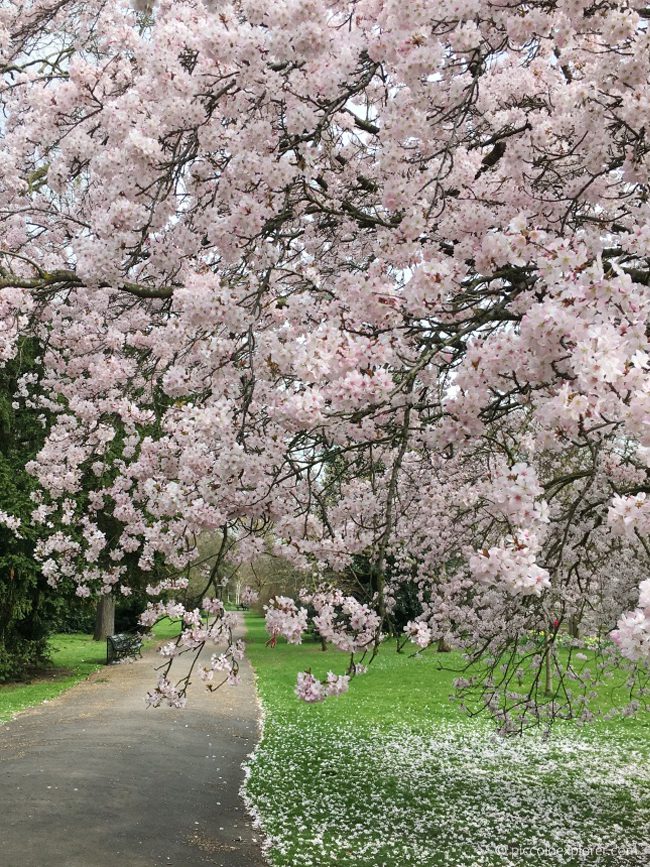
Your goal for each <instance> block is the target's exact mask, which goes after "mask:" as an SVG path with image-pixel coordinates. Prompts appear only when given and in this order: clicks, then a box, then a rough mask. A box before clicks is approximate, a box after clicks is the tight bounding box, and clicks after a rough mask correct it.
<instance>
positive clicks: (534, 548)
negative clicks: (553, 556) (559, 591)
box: [469, 532, 551, 596]
mask: <svg viewBox="0 0 650 867" xmlns="http://www.w3.org/2000/svg"><path fill="white" fill-rule="evenodd" d="M538 553H539V543H538V540H537V538H536V537H535V536H534V535H533V534H532V533H525V532H521V533H519V534H518V535H517V536H515V537H507V538H505V539H504V540H503V541H502V542H501V543H500V544H498V545H493V546H492V547H491V548H489V549H487V550H481V551H477V552H475V553H474V554H472V555H471V556H470V558H469V569H470V572H471V574H472V576H473V577H474V578H475V580H476V581H478V582H480V583H481V584H487V585H491V584H499V583H501V584H503V585H504V586H505V587H507V588H508V590H509V592H510V593H512V594H513V595H515V596H516V595H521V596H531V595H532V596H540V595H541V594H542V593H543V592H544V590H547V589H548V588H549V587H550V586H551V580H550V575H549V573H548V571H547V570H546V569H544V568H542V567H541V566H539V565H538V564H537V556H538Z"/></svg>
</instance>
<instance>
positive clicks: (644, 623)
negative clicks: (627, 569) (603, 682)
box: [611, 578, 650, 660]
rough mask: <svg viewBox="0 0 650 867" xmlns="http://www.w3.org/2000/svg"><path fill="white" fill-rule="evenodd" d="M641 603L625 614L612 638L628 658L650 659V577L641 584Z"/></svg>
mask: <svg viewBox="0 0 650 867" xmlns="http://www.w3.org/2000/svg"><path fill="white" fill-rule="evenodd" d="M639 591H640V592H639V603H638V606H637V608H636V609H635V610H634V611H631V612H630V613H628V614H623V615H622V616H621V618H620V619H619V621H618V625H617V628H616V629H615V630H614V631H613V632H612V633H611V637H612V639H613V640H614V641H615V642H616V644H617V645H618V647H619V648H620V651H621V653H622V654H623V656H626V657H627V658H628V659H632V660H637V659H642V660H647V659H650V579H648V578H646V579H645V580H644V581H642V582H641V584H640V585H639Z"/></svg>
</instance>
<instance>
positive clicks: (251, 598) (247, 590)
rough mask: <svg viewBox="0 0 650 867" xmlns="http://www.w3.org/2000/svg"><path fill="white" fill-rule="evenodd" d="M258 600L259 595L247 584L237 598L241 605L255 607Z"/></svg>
mask: <svg viewBox="0 0 650 867" xmlns="http://www.w3.org/2000/svg"><path fill="white" fill-rule="evenodd" d="M259 598H260V594H259V593H258V592H257V590H255V588H254V587H251V586H250V584H247V585H246V586H245V587H244V588H243V590H242V591H241V595H240V597H239V599H240V601H241V603H242V605H247V606H250V605H255V603H256V602H257V600H258V599H259Z"/></svg>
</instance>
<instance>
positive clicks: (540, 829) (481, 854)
mask: <svg viewBox="0 0 650 867" xmlns="http://www.w3.org/2000/svg"><path fill="white" fill-rule="evenodd" d="M246 622H247V629H248V635H247V646H248V654H249V658H250V659H251V662H252V664H253V666H254V668H255V670H256V673H257V682H258V691H259V695H260V699H261V701H262V705H263V708H264V715H265V720H264V733H263V737H262V740H261V743H260V744H259V745H258V748H257V750H256V752H255V753H254V755H253V757H252V758H251V760H250V763H249V767H248V769H247V773H248V778H247V782H246V784H245V787H244V794H245V797H246V799H247V802H248V804H249V807H250V809H251V810H252V812H253V813H254V814H255V815H256V816H257V818H258V820H259V821H260V823H261V826H262V829H263V831H264V832H265V835H266V838H267V841H268V843H269V850H268V857H269V859H270V862H271V864H272V865H273V867H411V865H413V867H416V865H417V867H442V865H446V867H483V865H484V867H500V865H504V867H505V865H508V867H510V865H512V867H538V865H539V867H541V865H544V867H548V865H553V867H560V865H568V867H578V865H582V864H584V865H591V867H619V865H620V867H623V865H625V867H647V865H648V864H650V848H648V849H645V846H647V845H648V832H647V829H648V824H649V822H650V725H649V723H648V717H647V716H644V717H641V718H639V719H637V720H628V719H626V720H621V721H618V722H610V723H597V724H595V725H593V726H589V727H582V728H579V727H578V726H576V725H575V724H573V723H571V724H569V723H563V724H559V725H557V726H556V727H555V728H554V729H553V732H552V734H551V736H550V738H548V739H544V737H543V736H542V734H541V733H540V732H531V733H528V734H526V735H524V736H523V737H517V738H510V739H508V740H503V739H501V738H499V737H497V736H496V735H495V733H494V729H493V727H492V726H491V724H490V722H489V721H487V720H483V719H468V718H467V717H465V716H464V715H463V714H462V712H461V711H460V709H459V708H458V707H457V705H455V704H454V703H452V702H450V701H449V695H450V693H451V692H452V681H453V680H454V678H455V677H456V676H457V675H456V674H455V673H453V672H450V671H443V670H440V656H439V655H436V654H435V653H424V654H421V655H419V656H417V657H415V658H413V656H412V651H409V652H405V653H403V654H399V655H398V654H396V653H395V652H394V647H393V648H392V649H391V648H390V647H386V648H384V649H383V650H382V651H381V653H380V654H379V656H378V657H377V658H376V660H375V661H374V662H373V663H372V666H371V668H370V671H369V673H368V674H366V675H363V676H360V677H358V678H355V679H354V681H353V683H352V686H351V689H350V692H349V693H348V694H346V695H343V696H341V697H339V698H332V699H329V700H327V701H326V702H324V703H321V704H317V705H307V704H304V703H301V702H299V701H298V699H297V698H296V697H295V695H294V692H293V689H294V686H295V680H296V673H297V671H299V670H303V669H307V668H310V667H311V668H312V669H313V672H314V674H317V675H319V676H323V675H325V674H326V673H327V671H328V669H332V670H334V671H335V672H336V673H342V672H343V671H344V669H345V665H346V662H347V657H346V656H345V655H344V654H341V653H338V652H337V651H335V650H332V649H331V648H330V649H329V650H327V651H326V652H325V653H323V652H322V651H321V650H320V649H319V645H318V644H315V643H311V642H308V643H306V644H303V645H298V646H294V645H287V644H286V643H280V642H279V643H278V645H277V647H275V648H269V647H266V646H265V641H266V639H267V636H266V634H265V632H264V628H263V620H262V618H261V617H259V616H257V615H254V614H249V615H247V617H246ZM455 662H460V657H455V655H449V654H445V655H444V658H443V664H444V665H452V666H453V665H454V663H455ZM597 846H600V847H601V848H600V850H598V849H597V848H596V847H597ZM644 849H645V851H644Z"/></svg>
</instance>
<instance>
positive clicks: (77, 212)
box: [0, 0, 650, 727]
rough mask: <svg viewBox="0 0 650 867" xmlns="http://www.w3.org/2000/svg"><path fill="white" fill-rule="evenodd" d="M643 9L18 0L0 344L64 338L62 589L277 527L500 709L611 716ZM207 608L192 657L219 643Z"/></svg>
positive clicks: (334, 687) (646, 231) (627, 623)
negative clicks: (413, 613)
mask: <svg viewBox="0 0 650 867" xmlns="http://www.w3.org/2000/svg"><path fill="white" fill-rule="evenodd" d="M649 17H650V10H647V9H645V8H641V7H637V6H634V5H632V4H630V3H628V2H616V3H614V2H608V0H605V2H601V3H597V4H596V3H593V2H591V0H574V2H560V0H557V2H554V0H551V2H546V0H545V2H543V3H542V2H537V0H531V2H527V3H519V2H512V3H510V2H506V3H499V4H497V3H494V2H487V0H464V2H458V0H440V2H437V3H435V4H434V3H431V2H426V0H412V2H409V3H403V2H401V3H400V2H396V0H319V2H316V0H277V2H274V3H272V4H269V3H263V2H260V0H239V2H232V3H229V2H213V3H205V2H201V0H161V2H158V3H156V4H149V3H146V4H139V5H138V8H134V7H132V6H131V5H129V4H128V3H126V2H119V0H118V2H101V0H11V2H7V3H5V4H4V6H3V8H2V10H1V11H0V63H1V65H2V70H3V78H2V92H1V96H0V99H1V100H2V109H3V121H2V142H1V145H0V209H1V211H2V221H1V225H0V323H1V331H0V356H2V358H5V359H6V358H10V357H11V355H12V353H13V352H14V349H15V345H16V341H17V339H18V338H19V336H20V335H21V334H23V333H25V332H28V333H34V334H35V335H36V336H37V337H38V339H39V340H40V341H41V344H42V345H43V346H44V351H43V358H42V367H43V371H44V372H43V374H42V376H41V377H40V379H39V381H38V383H33V382H25V383H23V384H22V386H21V389H20V394H19V397H18V398H17V399H19V400H23V401H26V402H30V401H31V402H35V403H36V404H40V405H41V406H43V407H44V408H45V407H46V408H47V409H48V411H49V412H50V413H52V414H54V415H55V416H56V421H55V422H54V423H53V424H52V426H51V429H50V430H49V433H48V439H47V442H46V445H45V446H44V448H43V449H42V450H41V452H40V454H39V456H38V458H37V459H36V460H35V461H34V462H33V464H32V465H30V471H31V472H32V473H33V474H34V475H35V476H36V478H37V479H38V481H39V483H40V487H41V492H40V495H39V496H38V497H37V500H36V502H35V511H34V521H36V522H39V523H40V526H41V528H42V543H41V556H42V559H43V562H44V569H45V570H46V573H47V575H48V577H49V579H50V581H51V582H52V583H54V584H55V583H56V582H57V581H58V580H59V579H60V578H61V577H72V576H74V577H75V578H76V580H78V583H79V588H80V592H81V593H85V592H87V589H88V590H89V589H90V588H94V587H97V586H103V587H104V588H105V589H106V588H107V587H117V586H120V585H122V586H123V585H124V579H125V572H124V566H123V563H124V559H125V557H126V556H127V554H128V555H129V556H131V557H133V556H136V557H137V560H138V564H139V568H140V569H141V570H143V571H147V570H151V569H152V568H153V567H154V564H160V563H163V564H164V566H165V568H166V569H167V570H168V574H169V576H170V577H169V581H170V582H171V584H170V585H169V587H171V588H173V587H174V583H173V582H174V581H178V580H179V575H181V574H182V573H183V570H185V569H187V568H189V566H190V565H191V564H192V562H193V560H195V559H196V540H197V538H198V537H199V535H200V534H203V533H210V532H213V533H219V534H220V538H222V539H223V540H224V545H223V546H222V547H221V549H220V552H219V554H216V555H215V556H214V558H213V559H212V561H211V562H210V563H207V564H205V565H206V570H207V572H206V578H207V584H208V590H207V591H206V592H208V591H209V585H212V587H213V588H215V587H217V585H218V583H219V580H220V569H222V567H223V563H224V562H225V558H226V556H227V555H228V550H227V549H228V546H229V545H230V544H231V543H234V540H236V547H237V556H238V557H239V558H241V559H242V560H245V559H246V558H249V559H253V558H254V557H255V556H256V554H257V553H258V552H259V551H260V550H262V546H263V545H264V544H265V542H264V538H268V533H269V532H270V531H271V529H272V532H273V535H274V538H275V540H276V542H275V544H276V548H277V551H278V553H280V554H282V555H283V556H286V557H291V558H292V560H293V561H294V562H295V563H296V565H297V566H298V567H301V568H305V569H308V570H313V569H314V568H316V569H321V570H330V571H342V570H345V569H349V568H350V566H351V564H352V563H353V560H354V558H355V557H357V556H359V555H363V556H364V558H365V559H366V562H367V563H368V564H369V573H370V588H369V594H368V598H367V599H365V600H357V602H358V604H359V605H369V606H371V609H372V612H374V614H375V615H376V625H375V638H376V640H379V638H380V635H381V634H382V633H383V632H385V626H386V624H387V623H388V622H389V621H390V616H391V609H392V607H393V606H394V604H395V599H396V595H397V594H398V593H399V588H400V587H403V586H404V585H405V584H410V585H413V586H415V587H416V588H417V592H418V596H419V599H420V604H421V608H422V612H421V614H420V615H419V616H418V617H417V619H416V620H414V621H412V622H411V623H410V624H409V625H408V626H407V632H408V634H409V635H410V636H412V638H413V639H414V640H415V643H416V645H418V646H419V647H421V648H424V647H426V646H428V645H429V644H430V643H431V642H432V641H434V640H437V639H439V638H446V639H447V640H449V641H450V642H451V643H453V644H455V645H456V646H459V647H462V648H464V649H465V650H466V651H467V653H468V654H469V658H470V659H471V660H473V661H474V662H475V663H476V664H479V663H481V664H482V663H483V662H485V666H486V667H485V669H484V672H485V674H484V676H482V677H479V678H478V680H477V679H472V678H474V675H472V677H470V678H469V679H468V681H467V682H468V684H469V686H468V689H470V690H471V689H478V690H479V692H480V695H481V696H482V697H483V699H484V701H485V703H486V704H487V705H488V706H489V707H490V708H491V709H492V710H493V711H494V712H495V713H497V714H498V715H500V716H501V717H502V718H503V719H504V721H505V722H504V724H505V725H506V727H507V725H508V719H509V718H510V716H511V715H512V714H513V713H514V715H515V717H517V718H519V717H520V716H523V717H525V716H526V715H528V714H532V715H533V717H535V715H538V714H539V706H540V704H545V706H546V707H547V708H548V709H549V713H550V714H551V715H552V716H553V715H562V714H566V715H582V716H585V717H586V715H587V714H588V711H587V708H586V705H585V704H584V703H583V702H582V701H579V702H577V704H576V701H575V700H574V699H572V698H570V697H569V692H568V690H567V678H568V679H573V680H574V681H576V680H577V681H580V680H581V676H580V673H579V672H577V671H576V665H575V661H574V660H572V657H571V654H569V661H568V662H567V661H566V659H563V661H562V662H560V655H558V654H557V653H556V645H557V641H558V637H559V636H560V635H561V634H562V633H563V630H564V628H565V625H567V624H573V625H572V627H571V628H572V631H573V632H575V624H577V623H578V622H581V623H582V624H583V626H584V629H586V630H587V631H588V632H589V634H590V635H592V636H596V637H598V636H600V644H603V643H607V642H608V639H607V636H608V635H609V633H610V632H611V630H612V629H613V628H614V627H615V626H616V622H617V620H618V619H619V618H620V623H619V625H618V629H617V630H616V631H615V632H614V638H615V640H616V642H618V644H619V645H620V647H621V649H622V650H623V653H624V655H625V656H626V657H628V658H630V659H634V660H641V661H642V662H643V661H645V660H647V658H648V647H649V644H650V640H649V638H648V636H649V635H650V608H648V599H647V596H648V594H647V592H646V588H645V586H644V587H642V588H641V591H640V592H641V595H640V598H639V589H638V585H639V581H640V580H641V579H642V578H643V577H644V570H645V569H646V568H647V565H646V564H647V554H648V549H647V545H648V543H647V533H648V525H649V523H650V517H649V515H650V501H647V502H646V494H647V491H648V467H649V465H650V459H649V457H648V455H649V454H650V451H649V449H650V435H649V433H648V418H650V380H649V378H648V368H649V363H650V356H649V355H648V336H647V327H648V312H649V308H650V295H649V292H648V285H649V283H650V263H649V261H648V243H649V241H650V228H648V225H649V220H648V217H649V213H648V202H647V196H648V183H647V178H648V167H649V161H650V157H649V146H648V142H647V136H646V127H645V117H646V114H647V110H648V102H649V99H650V87H649V73H650V52H649V51H648V48H649V47H650V46H649V43H650V34H649V33H648V26H647V21H648V18H649ZM90 474H92V477H93V478H94V480H95V481H94V482H93V490H92V491H91V492H90V495H89V497H87V498H79V497H77V494H78V492H79V490H80V486H81V484H82V479H83V478H84V477H88V476H89V475H90ZM106 513H111V514H112V515H113V516H114V518H115V519H116V521H117V524H115V525H113V528H112V530H111V532H110V533H107V532H106V531H104V530H102V528H101V526H100V524H101V522H100V520H99V516H100V515H101V514H106ZM66 524H67V525H70V526H75V525H79V526H81V527H82V528H83V533H82V535H83V539H82V541H79V540H78V539H77V538H76V537H73V536H72V535H70V534H67V533H66V532H64V531H63V530H61V526H64V527H65V526H66ZM118 526H119V530H118V529H115V528H116V527H118ZM104 557H108V558H109V559H110V562H111V564H112V566H111V567H110V568H108V569H106V568H104V567H102V568H101V569H99V568H98V566H97V564H98V562H99V561H100V558H104ZM102 562H103V560H102ZM168 589H169V588H168V587H161V588H160V590H161V592H167V590H168ZM127 592H128V589H127ZM207 604H208V609H209V610H210V611H211V614H210V617H211V618H213V619H214V621H213V620H211V619H210V618H209V619H208V622H207V624H206V622H205V621H204V620H203V619H201V618H202V615H201V612H200V610H199V609H198V608H197V612H198V614H194V613H192V612H190V613H188V612H185V611H183V612H180V611H179V612H177V613H180V614H181V615H182V616H183V617H185V618H186V620H185V623H186V628H185V629H184V632H183V635H184V636H185V637H184V638H183V637H181V639H180V644H181V646H184V647H186V648H188V649H196V648H199V647H201V646H203V643H204V642H205V641H206V640H208V639H211V638H212V637H214V636H215V634H217V633H218V634H219V635H220V634H221V625H222V623H223V622H224V621H223V620H222V611H221V609H218V608H214V607H213V605H212V603H210V602H209V600H208V603H207ZM169 605H173V603H171V602H161V603H157V607H156V605H154V607H153V608H152V611H153V612H154V614H156V615H157V614H160V613H164V612H163V608H164V609H165V611H166V612H167V613H169V610H168V606H169ZM166 606H167V607H166ZM630 610H632V613H631V614H624V612H625V611H630ZM369 611H370V609H369ZM151 616H153V615H151ZM197 618H198V619H197ZM199 620H200V621H201V623H202V624H203V625H202V626H201V625H199ZM374 622H375V621H374V620H373V623H374ZM214 623H217V627H215V626H214ZM338 623H339V621H338V620H335V621H332V623H330V624H329V626H331V627H332V629H335V630H336V628H337V624H338ZM192 634H193V635H192ZM228 646H229V650H228V652H227V654H226V656H227V659H226V660H223V659H220V658H218V659H217V660H216V661H215V663H214V667H213V669H211V670H212V671H217V670H222V671H225V672H226V676H227V677H235V676H236V662H237V658H238V654H239V647H235V645H234V643H233V642H232V641H230V640H229V645H228ZM599 646H600V645H599ZM504 660H505V661H504ZM522 660H524V661H527V662H526V665H524V668H526V671H527V673H526V672H524V674H521V671H522ZM504 666H505V670H503V667H504ZM554 670H556V673H557V675H558V677H556V678H555V680H554V679H553V677H552V674H553V671H554ZM631 676H634V675H631ZM207 677H208V675H206V678H207ZM518 678H519V679H520V680H521V682H522V683H525V684H526V686H525V688H522V689H515V688H514V686H513V684H514V683H515V682H516V681H517V679H518ZM301 683H302V692H303V693H304V695H305V697H307V694H308V693H309V695H310V696H312V698H313V696H316V697H317V698H319V697H321V695H322V693H323V692H328V691H329V692H338V691H340V683H339V681H332V682H331V683H330V685H329V686H328V685H327V684H320V685H317V684H316V685H314V684H313V683H311V682H307V681H306V680H305V678H303V680H302V681H301ZM531 684H532V685H531ZM176 689H177V687H176V686H174V685H173V684H171V682H168V681H165V682H164V683H163V684H162V687H161V690H162V692H159V693H156V694H155V695H154V697H153V699H152V701H153V703H156V702H157V701H158V699H161V700H162V698H161V696H164V697H166V698H167V699H170V700H171V701H173V702H177V701H181V700H182V698H183V695H182V691H183V690H182V686H181V688H180V692H178V694H177V692H175V691H174V690H176ZM541 693H546V694H547V695H546V698H547V699H548V700H547V701H546V702H544V701H542V700H541Z"/></svg>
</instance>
